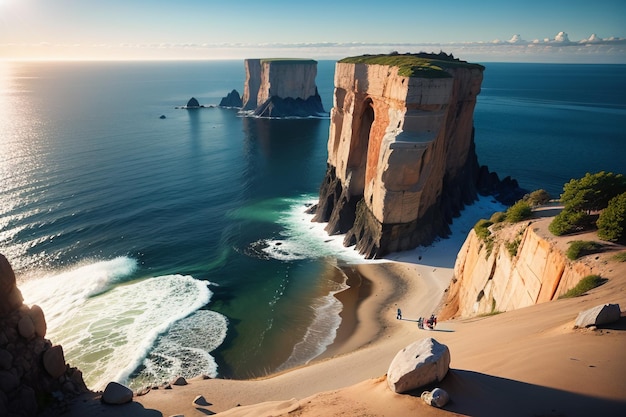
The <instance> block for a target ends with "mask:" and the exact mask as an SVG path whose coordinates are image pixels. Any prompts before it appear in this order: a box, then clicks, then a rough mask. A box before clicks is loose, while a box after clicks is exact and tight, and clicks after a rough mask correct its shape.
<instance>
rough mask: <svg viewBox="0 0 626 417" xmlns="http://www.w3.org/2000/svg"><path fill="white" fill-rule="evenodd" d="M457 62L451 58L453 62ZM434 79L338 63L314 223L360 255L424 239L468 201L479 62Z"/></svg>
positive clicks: (474, 173)
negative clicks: (338, 236) (337, 235)
mask: <svg viewBox="0 0 626 417" xmlns="http://www.w3.org/2000/svg"><path fill="white" fill-rule="evenodd" d="M455 62H457V63H458V61H455ZM464 64H465V65H463V64H459V65H451V66H450V67H446V68H444V70H445V71H443V72H442V74H441V75H440V76H439V77H436V78H433V77H423V76H419V75H411V76H406V75H402V74H401V73H399V71H400V68H399V66H397V65H380V64H368V63H349V62H341V61H340V62H339V63H338V64H337V66H336V70H335V97H334V106H333V109H332V110H331V125H330V132H329V139H328V169H327V174H326V178H325V180H324V181H323V183H322V186H321V189H320V200H319V204H318V209H317V212H316V217H315V220H316V221H322V222H328V226H327V231H328V232H329V233H331V234H335V233H346V240H345V243H346V245H353V244H354V245H356V246H357V249H358V250H359V251H360V252H361V253H363V254H365V255H366V256H368V257H377V256H383V255H385V254H387V253H389V252H395V251H400V250H406V249H411V248H414V247H416V246H418V245H421V244H428V243H430V242H432V240H433V239H434V238H435V237H437V236H445V235H447V233H448V232H449V229H448V224H449V223H450V221H451V220H452V218H453V216H455V215H457V214H458V213H459V211H460V209H461V208H462V207H463V206H464V205H465V204H469V203H471V202H472V201H474V200H475V198H476V193H477V189H476V183H477V178H478V162H477V158H476V154H475V151H474V140H473V113H474V107H475V105H476V96H477V95H478V94H479V92H480V86H481V82H482V78H483V74H482V72H483V67H481V66H479V65H473V64H467V63H464Z"/></svg>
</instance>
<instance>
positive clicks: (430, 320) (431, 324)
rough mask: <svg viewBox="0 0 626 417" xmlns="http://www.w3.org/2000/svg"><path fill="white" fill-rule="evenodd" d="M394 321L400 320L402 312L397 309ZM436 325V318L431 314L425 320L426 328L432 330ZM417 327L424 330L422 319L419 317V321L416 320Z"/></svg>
mask: <svg viewBox="0 0 626 417" xmlns="http://www.w3.org/2000/svg"><path fill="white" fill-rule="evenodd" d="M396 320H402V310H401V309H399V308H398V311H397V313H396ZM436 325H437V316H435V315H434V314H431V315H430V318H428V319H427V320H426V327H428V328H429V329H431V330H432V329H434V328H435V326H436ZM417 327H418V328H420V329H423V328H424V317H420V318H419V319H417Z"/></svg>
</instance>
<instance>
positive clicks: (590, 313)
mask: <svg viewBox="0 0 626 417" xmlns="http://www.w3.org/2000/svg"><path fill="white" fill-rule="evenodd" d="M621 314H622V313H621V311H620V308H619V304H602V305H599V306H595V307H594V308H590V309H589V310H585V311H581V312H580V313H578V317H577V318H576V323H574V328H584V327H590V326H600V325H603V324H608V323H614V322H616V321H618V320H619V318H620V316H621Z"/></svg>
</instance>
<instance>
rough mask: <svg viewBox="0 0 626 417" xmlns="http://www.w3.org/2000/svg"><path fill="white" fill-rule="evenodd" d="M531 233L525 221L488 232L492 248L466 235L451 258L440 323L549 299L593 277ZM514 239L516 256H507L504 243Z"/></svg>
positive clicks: (531, 227) (588, 268) (530, 225)
mask: <svg viewBox="0 0 626 417" xmlns="http://www.w3.org/2000/svg"><path fill="white" fill-rule="evenodd" d="M492 230H494V229H492ZM537 230H539V229H538V228H536V227H535V223H529V222H526V223H522V224H516V225H512V226H508V227H506V228H503V229H502V230H499V231H495V230H494V241H495V243H493V246H492V245H488V244H486V242H484V241H482V240H481V239H480V238H479V237H478V236H477V235H476V233H475V232H474V230H472V231H470V233H469V235H468V236H467V239H466V240H465V243H464V244H463V246H462V247H461V250H460V251H459V253H458V255H457V259H456V263H455V266H454V278H453V280H452V283H451V284H450V287H449V289H448V294H447V298H446V301H445V306H444V308H443V310H442V312H441V313H440V318H441V319H445V318H449V317H454V316H461V317H471V316H475V315H478V314H487V313H492V312H494V311H500V312H503V311H510V310H515V309H518V308H522V307H527V306H530V305H533V304H538V303H543V302H546V301H550V300H554V299H557V298H558V297H559V296H560V295H562V294H564V293H565V292H567V291H568V290H569V289H571V288H573V287H574V286H576V284H577V283H578V282H579V281H580V280H581V279H582V278H583V277H585V276H587V275H590V274H592V273H594V272H593V271H592V270H593V267H592V266H591V265H590V264H587V263H583V262H572V261H570V260H569V259H567V257H566V256H565V255H564V253H563V252H562V251H561V249H559V248H558V247H557V246H556V245H555V244H554V243H553V242H550V241H548V240H547V239H546V238H544V237H542V236H541V235H540V234H539V233H538V232H537ZM516 239H517V240H518V242H519V246H518V248H517V253H516V254H515V255H511V254H510V252H509V250H508V249H507V247H506V244H505V243H507V242H508V243H510V242H513V241H514V240H516ZM490 246H491V249H490Z"/></svg>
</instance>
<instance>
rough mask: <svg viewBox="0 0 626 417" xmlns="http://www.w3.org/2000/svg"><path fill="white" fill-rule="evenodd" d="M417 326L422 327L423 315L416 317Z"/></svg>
mask: <svg viewBox="0 0 626 417" xmlns="http://www.w3.org/2000/svg"><path fill="white" fill-rule="evenodd" d="M417 328H418V329H423V328H424V317H420V318H419V319H417Z"/></svg>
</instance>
